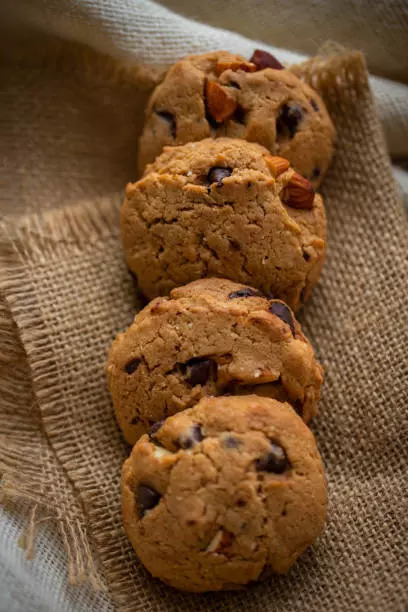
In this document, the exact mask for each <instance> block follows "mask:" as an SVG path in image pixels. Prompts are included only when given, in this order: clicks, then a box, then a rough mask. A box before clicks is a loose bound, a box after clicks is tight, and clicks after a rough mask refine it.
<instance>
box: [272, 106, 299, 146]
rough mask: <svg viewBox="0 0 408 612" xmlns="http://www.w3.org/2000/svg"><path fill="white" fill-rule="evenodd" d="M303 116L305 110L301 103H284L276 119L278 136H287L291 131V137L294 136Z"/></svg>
mask: <svg viewBox="0 0 408 612" xmlns="http://www.w3.org/2000/svg"><path fill="white" fill-rule="evenodd" d="M303 117H304V110H303V108H302V107H301V106H299V104H296V102H290V103H289V104H284V105H283V106H282V108H281V109H280V113H279V115H278V117H277V119H276V133H277V134H278V136H283V137H285V136H287V134H288V133H289V136H290V138H293V137H294V135H295V134H296V131H297V128H298V125H299V123H300V122H301V121H302V119H303Z"/></svg>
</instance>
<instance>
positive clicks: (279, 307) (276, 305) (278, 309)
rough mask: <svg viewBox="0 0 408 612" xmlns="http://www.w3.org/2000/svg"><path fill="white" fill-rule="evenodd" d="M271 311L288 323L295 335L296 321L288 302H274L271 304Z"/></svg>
mask: <svg viewBox="0 0 408 612" xmlns="http://www.w3.org/2000/svg"><path fill="white" fill-rule="evenodd" d="M269 311H270V312H271V313H272V314H274V315H275V316H277V317H279V319H281V320H282V321H283V322H284V323H286V325H289V327H290V329H291V332H292V335H293V337H295V323H294V321H293V317H292V313H291V312H290V310H289V308H288V307H287V306H286V304H283V303H282V302H272V304H271V305H270V306H269Z"/></svg>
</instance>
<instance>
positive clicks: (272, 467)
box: [255, 442, 288, 474]
mask: <svg viewBox="0 0 408 612" xmlns="http://www.w3.org/2000/svg"><path fill="white" fill-rule="evenodd" d="M255 464H256V470H257V472H271V473H273V474H282V472H284V471H285V470H286V468H287V467H288V458H287V457H286V453H285V451H284V450H283V448H282V447H281V446H279V444H275V442H271V448H270V451H269V452H268V453H266V454H265V455H264V456H263V457H261V458H260V459H257V460H256V462H255Z"/></svg>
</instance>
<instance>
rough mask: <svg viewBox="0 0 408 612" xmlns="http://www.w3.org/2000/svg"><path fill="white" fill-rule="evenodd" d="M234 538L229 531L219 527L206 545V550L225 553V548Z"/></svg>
mask: <svg viewBox="0 0 408 612" xmlns="http://www.w3.org/2000/svg"><path fill="white" fill-rule="evenodd" d="M233 540H234V535H233V534H232V533H230V532H229V531H226V530H224V529H220V530H219V531H218V532H217V533H216V534H215V536H214V537H213V539H212V540H211V542H210V543H209V545H208V547H207V552H212V553H223V554H225V553H226V550H227V549H228V548H229V547H230V546H231V544H232V542H233Z"/></svg>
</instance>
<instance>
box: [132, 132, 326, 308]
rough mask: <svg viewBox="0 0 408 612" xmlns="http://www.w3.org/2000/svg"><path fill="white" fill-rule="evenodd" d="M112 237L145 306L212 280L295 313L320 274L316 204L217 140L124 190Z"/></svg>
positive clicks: (263, 158) (251, 148) (321, 240)
mask: <svg viewBox="0 0 408 612" xmlns="http://www.w3.org/2000/svg"><path fill="white" fill-rule="evenodd" d="M121 237H122V242H123V246H124V251H125V256H126V261H127V264H128V267H129V268H130V270H132V272H134V274H135V275H136V276H137V278H138V282H139V286H140V289H141V290H142V292H143V293H144V294H145V295H146V296H147V297H148V298H149V299H151V298H154V297H156V296H158V295H166V294H168V293H169V291H170V290H171V289H172V288H173V287H175V286H179V285H182V284H185V283H187V282H190V281H193V280H195V279H198V278H202V277H208V276H215V277H220V278H230V279H231V280H233V281H236V282H241V283H244V284H246V285H250V286H253V287H255V288H256V289H258V290H260V291H261V292H263V293H264V294H265V295H273V296H274V297H276V298H279V299H282V300H284V301H285V302H287V303H288V305H289V306H290V307H291V308H293V309H294V310H297V309H298V308H299V307H300V305H301V302H303V301H305V300H307V298H308V296H309V294H310V293H311V291H312V288H313V286H314V285H315V284H316V282H317V280H318V277H319V274H320V270H321V268H322V265H323V261H324V256H325V239H326V221H325V212H324V206H323V202H322V198H321V196H320V195H319V194H316V193H315V192H314V189H313V187H312V185H311V183H310V182H309V181H308V180H307V179H305V178H303V177H302V176H300V175H299V174H298V173H296V172H295V171H294V170H293V168H291V167H290V166H289V162H288V160H287V159H285V158H283V157H280V156H271V155H270V154H269V153H268V151H266V149H264V148H263V147H261V146H260V145H258V144H256V143H253V142H245V141H242V140H239V139H238V138H234V139H232V138H217V139H215V140H214V139H205V140H202V141H200V142H194V143H189V144H186V145H183V146H180V147H166V148H165V150H164V152H163V153H162V154H161V155H160V156H159V157H158V158H157V159H156V161H155V162H154V163H153V164H151V165H150V166H148V168H147V170H146V173H145V175H144V177H143V178H142V179H141V180H140V181H138V182H137V183H134V184H133V185H131V186H130V187H128V189H127V194H126V200H125V202H124V204H123V207H122V211H121ZM305 252H306V253H307V256H306V257H304V253H305ZM146 262H148V265H146Z"/></svg>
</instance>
